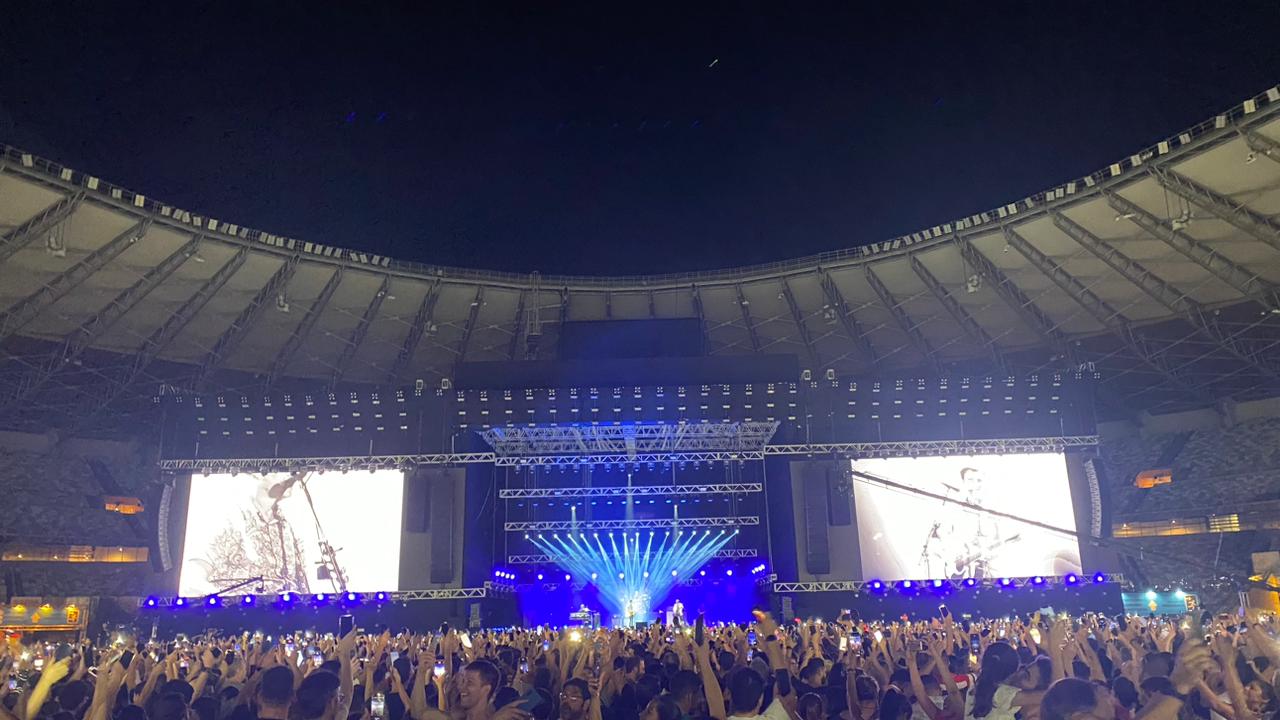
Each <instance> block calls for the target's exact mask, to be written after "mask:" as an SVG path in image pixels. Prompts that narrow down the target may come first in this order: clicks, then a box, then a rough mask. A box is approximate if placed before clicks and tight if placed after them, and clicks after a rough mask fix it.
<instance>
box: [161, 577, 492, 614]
mask: <svg viewBox="0 0 1280 720" xmlns="http://www.w3.org/2000/svg"><path fill="white" fill-rule="evenodd" d="M514 589H515V586H514V585H512V584H501V583H491V582H486V583H485V584H484V585H483V586H482V587H464V588H431V589H429V590H399V591H396V592H388V593H361V594H360V599H361V602H362V603H364V604H372V605H379V604H382V603H388V602H408V601H411V600H465V599H470V598H483V597H490V596H493V595H502V594H506V593H509V592H512V591H513V590H514ZM321 596H323V597H324V598H325V599H324V600H323V601H321V600H319V597H321ZM376 596H377V597H376ZM208 597H217V598H218V599H219V602H218V603H217V605H210V604H208V603H207V599H208ZM245 597H246V596H245V595H217V596H204V597H155V596H151V597H147V598H139V599H138V607H141V608H145V609H147V610H156V609H160V608H178V609H183V608H204V609H210V608H214V607H216V608H218V609H222V608H228V609H229V608H237V607H238V608H247V607H249V606H250V605H258V606H273V605H277V604H279V603H280V602H281V600H280V596H279V594H276V593H256V594H255V595H250V596H247V597H254V598H255V600H254V601H253V602H250V603H245V602H243V599H244V598H245ZM179 600H181V601H182V602H179ZM317 602H325V603H329V602H331V603H334V604H336V605H339V606H340V605H342V602H343V601H342V596H341V595H340V594H333V593H317V594H305V593H294V594H293V599H292V600H289V601H287V602H286V605H287V606H293V607H298V608H304V607H311V606H313V605H315V604H316V603H317Z"/></svg>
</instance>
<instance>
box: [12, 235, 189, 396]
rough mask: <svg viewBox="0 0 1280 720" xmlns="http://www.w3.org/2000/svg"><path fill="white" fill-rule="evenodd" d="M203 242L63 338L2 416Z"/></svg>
mask: <svg viewBox="0 0 1280 720" xmlns="http://www.w3.org/2000/svg"><path fill="white" fill-rule="evenodd" d="M202 239H203V236H201V235H197V236H195V237H194V238H192V239H191V240H190V241H189V242H187V244H185V245H183V246H182V247H180V248H178V250H177V251H176V252H174V253H173V254H172V255H170V256H169V257H167V258H165V259H164V260H163V261H161V262H160V264H158V265H156V266H155V267H153V268H151V269H150V270H148V271H147V272H146V274H144V275H143V276H142V277H141V278H139V279H138V281H137V282H135V283H134V284H133V285H130V286H129V287H127V288H125V289H124V290H122V291H121V292H120V293H119V294H118V295H116V296H115V297H114V298H112V299H111V301H110V302H108V303H107V305H106V306H105V307H104V308H102V309H101V310H99V311H98V312H96V313H94V314H93V316H92V317H90V318H89V319H88V320H85V321H84V322H83V323H81V324H80V327H78V328H76V329H75V330H72V331H71V332H70V333H68V334H67V335H66V337H64V338H63V340H62V343H61V344H60V346H59V347H58V349H57V350H56V351H55V352H53V353H52V354H51V355H50V356H49V359H48V360H47V361H46V362H45V363H44V364H43V365H42V366H41V367H40V368H39V369H38V370H37V372H36V373H35V375H34V376H33V377H31V378H30V380H28V381H26V382H25V383H23V385H22V387H20V388H19V389H18V392H17V393H16V394H15V395H14V396H13V397H12V398H10V399H9V400H7V401H5V402H4V404H3V405H0V415H3V414H4V413H5V412H7V411H8V410H9V409H10V408H11V407H12V406H13V405H14V404H15V403H21V402H22V401H23V400H25V399H26V398H28V397H30V396H31V393H33V392H35V391H36V390H38V389H40V388H41V387H43V386H44V384H45V383H46V382H48V381H49V380H50V379H51V378H52V377H54V376H55V375H57V374H58V373H59V372H61V371H62V370H63V369H65V368H66V367H67V366H68V364H69V363H70V362H71V361H73V360H75V359H76V358H78V357H79V356H80V354H81V353H83V352H84V351H85V350H86V349H88V348H89V347H90V346H92V345H93V344H94V343H95V342H97V341H98V338H100V337H102V334H103V333H105V332H107V331H108V330H110V329H111V326H112V325H114V324H115V323H116V321H118V320H119V319H120V318H122V317H124V315H125V314H126V313H128V312H129V311H130V310H132V309H133V308H134V307H135V306H136V305H137V304H138V303H139V302H140V301H141V300H142V299H143V298H145V297H146V296H147V295H148V294H149V293H150V292H151V291H152V290H155V289H156V287H158V286H159V285H160V284H161V283H163V282H164V281H165V280H166V279H168V278H169V276H170V275H172V274H173V273H174V272H175V271H177V269H178V268H179V267H181V266H182V264H183V263H185V262H186V261H187V260H188V259H189V258H191V256H192V255H195V254H196V251H197V249H198V248H199V246H200V241H201V240H202Z"/></svg>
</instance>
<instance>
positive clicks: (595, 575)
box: [591, 573, 600, 580]
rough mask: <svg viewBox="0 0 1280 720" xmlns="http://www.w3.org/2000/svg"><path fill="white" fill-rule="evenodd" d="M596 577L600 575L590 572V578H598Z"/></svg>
mask: <svg viewBox="0 0 1280 720" xmlns="http://www.w3.org/2000/svg"><path fill="white" fill-rule="evenodd" d="M598 577H600V576H599V575H598V574H596V573H591V579H592V580H595V579H596V578H598Z"/></svg>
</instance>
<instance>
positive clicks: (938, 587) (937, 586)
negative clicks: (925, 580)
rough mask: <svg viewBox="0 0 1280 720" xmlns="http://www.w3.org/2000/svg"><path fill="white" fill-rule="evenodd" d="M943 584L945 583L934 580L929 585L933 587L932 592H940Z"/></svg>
mask: <svg viewBox="0 0 1280 720" xmlns="http://www.w3.org/2000/svg"><path fill="white" fill-rule="evenodd" d="M945 584H946V582H945V581H943V580H934V581H933V582H931V583H930V585H933V589H934V590H941V589H942V586H943V585H945Z"/></svg>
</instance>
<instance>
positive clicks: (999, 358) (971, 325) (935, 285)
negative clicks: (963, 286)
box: [907, 253, 1008, 371]
mask: <svg viewBox="0 0 1280 720" xmlns="http://www.w3.org/2000/svg"><path fill="white" fill-rule="evenodd" d="M907 261H908V262H909V263H910V264H911V269H912V270H914V271H915V273H916V275H917V276H918V277H919V278H920V280H921V281H922V282H924V285H925V287H927V288H929V292H931V293H933V297H934V298H936V299H937V301H938V302H939V303H941V304H942V307H943V308H944V309H945V310H946V311H947V314H949V315H950V316H951V319H953V320H955V321H956V323H957V324H958V325H959V326H960V328H961V329H962V330H964V332H965V335H968V336H969V340H970V341H972V342H973V343H974V344H976V345H978V346H979V347H981V348H983V349H984V350H986V351H987V352H988V353H990V355H991V360H992V362H994V363H995V366H996V367H997V368H999V369H1001V370H1002V371H1003V370H1004V369H1005V368H1006V367H1008V366H1007V365H1006V364H1005V360H1004V355H1003V354H1002V353H1001V352H1000V348H999V347H998V346H997V345H996V343H995V340H992V339H991V336H990V335H988V334H987V331H986V330H984V329H983V328H982V326H981V325H979V324H978V321H977V320H974V319H973V316H972V315H970V314H969V311H968V310H965V309H964V306H963V305H961V304H960V303H959V302H958V301H957V300H956V299H955V298H954V297H952V295H951V293H950V292H949V291H948V290H947V288H946V286H944V285H943V284H942V283H941V282H939V281H938V278H936V277H934V275H933V273H931V272H929V268H927V267H925V266H924V263H922V262H920V258H919V257H917V256H916V253H911V254H910V255H908V256H907Z"/></svg>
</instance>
